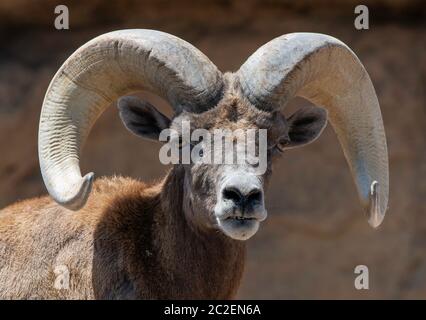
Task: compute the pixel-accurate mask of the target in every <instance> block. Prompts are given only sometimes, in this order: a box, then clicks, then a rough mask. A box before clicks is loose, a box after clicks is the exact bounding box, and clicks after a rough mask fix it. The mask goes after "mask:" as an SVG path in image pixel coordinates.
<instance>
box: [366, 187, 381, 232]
mask: <svg viewBox="0 0 426 320" xmlns="http://www.w3.org/2000/svg"><path fill="white" fill-rule="evenodd" d="M379 200H380V199H379V183H378V182H377V181H373V182H372V183H371V185H370V195H369V204H368V209H367V210H368V211H367V214H368V223H369V224H370V226H372V227H373V228H375V229H376V228H378V227H379V226H380V225H381V223H382V222H383V219H384V217H385V213H384V212H383V213H382V212H380V202H379Z"/></svg>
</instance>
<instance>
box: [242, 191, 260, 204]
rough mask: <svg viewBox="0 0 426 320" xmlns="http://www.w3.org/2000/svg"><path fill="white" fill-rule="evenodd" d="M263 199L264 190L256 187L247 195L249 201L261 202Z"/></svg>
mask: <svg viewBox="0 0 426 320" xmlns="http://www.w3.org/2000/svg"><path fill="white" fill-rule="evenodd" d="M261 200H262V191H260V190H259V189H255V190H253V191H251V192H250V193H249V194H248V196H247V200H246V201H247V203H255V202H260V201H261Z"/></svg>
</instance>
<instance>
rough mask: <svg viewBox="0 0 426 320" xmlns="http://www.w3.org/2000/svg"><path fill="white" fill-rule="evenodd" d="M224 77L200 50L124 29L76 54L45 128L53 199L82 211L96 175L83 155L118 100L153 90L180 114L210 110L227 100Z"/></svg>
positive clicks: (43, 162) (43, 158) (55, 91)
mask: <svg viewBox="0 0 426 320" xmlns="http://www.w3.org/2000/svg"><path fill="white" fill-rule="evenodd" d="M222 87H223V79H222V74H221V72H220V71H219V70H218V69H217V68H216V67H215V65H214V64H213V63H212V62H211V61H210V60H209V59H208V58H207V57H206V56H205V55H204V54H203V53H201V52H200V51H199V50H198V49H196V48H195V47H193V46H192V45H191V44H189V43H187V42H185V41H183V40H182V39H179V38H177V37H175V36H172V35H170V34H167V33H163V32H159V31H154V30H143V29H141V30H120V31H115V32H111V33H107V34H104V35H101V36H99V37H97V38H95V39H93V40H91V41H89V42H88V43H86V44H85V45H83V46H82V47H81V48H79V49H78V50H77V51H76V52H74V53H73V54H72V55H71V56H70V57H69V58H68V59H67V60H66V61H65V63H64V64H63V65H62V66H61V68H60V69H59V71H58V72H57V73H56V75H55V76H54V78H53V80H52V81H51V83H50V85H49V88H48V89H47V92H46V96H45V98H44V102H43V108H42V112H41V117H40V126H39V159H40V167H41V172H42V176H43V180H44V182H45V185H46V187H47V190H48V191H49V194H50V195H51V196H52V197H53V198H54V199H55V200H56V201H57V202H58V203H59V204H61V205H63V206H65V207H67V208H69V209H72V210H78V209H80V208H81V207H82V206H84V204H85V203H86V201H87V198H88V196H89V193H90V190H91V186H92V180H93V173H89V174H87V175H85V176H84V177H82V176H81V171H80V166H79V158H80V154H81V149H82V146H83V144H84V142H85V140H86V138H87V136H88V134H89V131H90V129H91V127H92V125H93V124H94V122H95V121H96V119H97V118H98V117H99V116H100V114H101V113H102V112H103V111H104V110H105V109H106V108H107V107H108V106H109V105H110V104H111V103H112V102H114V101H115V100H116V99H117V98H119V97H120V96H123V95H125V94H129V93H131V92H134V91H138V90H148V91H151V92H153V93H155V94H158V95H159V96H161V97H163V98H165V99H166V100H167V101H168V102H169V103H170V104H171V106H172V107H173V108H174V109H175V111H176V112H180V111H182V110H186V111H189V112H202V111H204V110H206V109H208V108H211V107H213V106H214V105H215V104H216V103H217V101H218V100H219V99H220V96H221V91H222Z"/></svg>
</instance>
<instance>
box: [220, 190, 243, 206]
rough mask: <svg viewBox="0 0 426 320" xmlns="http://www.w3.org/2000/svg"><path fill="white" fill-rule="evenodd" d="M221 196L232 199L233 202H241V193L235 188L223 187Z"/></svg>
mask: <svg viewBox="0 0 426 320" xmlns="http://www.w3.org/2000/svg"><path fill="white" fill-rule="evenodd" d="M222 195H223V198H224V199H227V200H232V201H233V202H235V203H239V202H241V199H242V195H241V193H240V192H239V191H238V190H237V189H235V188H225V189H224V190H223V192H222Z"/></svg>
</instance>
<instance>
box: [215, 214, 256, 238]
mask: <svg viewBox="0 0 426 320" xmlns="http://www.w3.org/2000/svg"><path fill="white" fill-rule="evenodd" d="M217 224H218V227H219V229H220V230H222V231H223V232H224V233H225V234H226V235H227V236H228V237H231V238H233V239H235V240H247V239H249V238H251V237H252V236H253V235H254V234H255V233H256V232H257V230H258V229H259V224H260V221H259V219H257V218H255V217H245V216H230V217H227V218H225V219H219V218H218V219H217Z"/></svg>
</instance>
